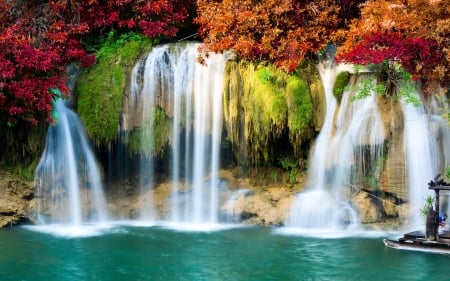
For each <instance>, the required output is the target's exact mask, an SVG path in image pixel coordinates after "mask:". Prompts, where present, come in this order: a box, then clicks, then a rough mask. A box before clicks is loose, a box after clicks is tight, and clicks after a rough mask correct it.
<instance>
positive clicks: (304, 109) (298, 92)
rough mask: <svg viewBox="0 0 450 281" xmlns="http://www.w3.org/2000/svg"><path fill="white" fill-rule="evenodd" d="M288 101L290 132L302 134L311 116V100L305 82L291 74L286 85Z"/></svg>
mask: <svg viewBox="0 0 450 281" xmlns="http://www.w3.org/2000/svg"><path fill="white" fill-rule="evenodd" d="M286 97H287V103H288V110H289V112H288V127H289V132H290V133H291V134H302V133H303V131H304V130H305V129H306V128H307V127H308V126H309V122H310V120H311V116H312V102H311V96H310V95H309V92H308V88H307V87H306V85H305V83H304V82H303V81H302V80H301V79H300V78H299V77H296V76H291V77H290V78H289V80H288V84H287V87H286Z"/></svg>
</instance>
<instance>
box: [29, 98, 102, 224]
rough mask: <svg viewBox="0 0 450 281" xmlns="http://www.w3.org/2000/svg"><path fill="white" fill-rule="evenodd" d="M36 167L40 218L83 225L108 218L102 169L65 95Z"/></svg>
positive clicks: (57, 103) (38, 214)
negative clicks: (57, 117)
mask: <svg viewBox="0 0 450 281" xmlns="http://www.w3.org/2000/svg"><path fill="white" fill-rule="evenodd" d="M55 110H56V111H57V112H58V115H59V119H58V120H57V124H55V125H54V126H51V127H50V128H49V130H48V133H47V140H46V145H45V150H44V152H43V155H42V157H41V160H40V162H39V165H38V167H37V168H36V186H37V195H36V197H37V198H38V200H37V216H38V218H37V220H38V221H39V222H40V223H61V224H66V225H71V226H81V225H82V224H83V223H86V222H101V221H106V220H107V219H108V216H107V211H106V201H105V197H104V194H103V186H102V183H101V177H100V171H99V169H98V166H97V162H96V160H95V157H94V155H93V152H92V150H91V148H90V144H89V141H88V138H87V136H86V134H85V131H84V128H83V125H82V124H81V122H80V120H79V118H78V116H77V115H76V114H75V113H74V112H73V111H72V110H71V109H70V108H69V107H68V106H67V105H66V102H65V101H64V100H62V99H60V100H58V101H57V102H56V108H55Z"/></svg>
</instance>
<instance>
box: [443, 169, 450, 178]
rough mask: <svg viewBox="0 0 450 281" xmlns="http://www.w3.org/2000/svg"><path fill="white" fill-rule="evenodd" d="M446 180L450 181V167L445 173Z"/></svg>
mask: <svg viewBox="0 0 450 281" xmlns="http://www.w3.org/2000/svg"><path fill="white" fill-rule="evenodd" d="M444 178H445V179H446V180H450V166H447V167H446V168H445V171H444Z"/></svg>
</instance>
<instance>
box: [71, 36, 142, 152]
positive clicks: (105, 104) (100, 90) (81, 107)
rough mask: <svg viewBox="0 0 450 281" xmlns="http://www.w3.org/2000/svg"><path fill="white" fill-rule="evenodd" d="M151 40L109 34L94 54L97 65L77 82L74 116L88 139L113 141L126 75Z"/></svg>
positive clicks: (85, 72) (97, 141) (104, 141)
mask: <svg viewBox="0 0 450 281" xmlns="http://www.w3.org/2000/svg"><path fill="white" fill-rule="evenodd" d="M150 48H151V40H150V39H148V38H146V37H143V36H140V35H138V34H135V33H128V34H123V35H119V36H116V35H115V34H114V33H113V32H110V33H109V36H108V38H107V40H106V41H105V44H104V45H103V46H102V48H100V50H99V51H98V62H97V64H95V65H94V66H93V67H92V68H90V69H88V70H86V71H84V72H83V73H82V75H81V76H80V77H79V78H78V80H77V86H76V92H77V95H78V113H79V115H80V117H81V120H82V121H83V123H84V125H85V127H86V130H87V133H88V135H89V137H90V138H91V139H92V140H93V141H94V142H95V143H97V144H99V143H109V142H111V141H113V140H114V139H115V138H116V134H117V124H119V117H120V112H121V107H122V98H123V93H124V89H125V85H126V78H127V77H126V73H127V72H128V70H129V69H130V68H131V67H132V66H133V65H134V63H135V62H136V60H137V59H138V58H139V56H140V55H141V54H142V53H143V52H145V51H148V50H149V49H150Z"/></svg>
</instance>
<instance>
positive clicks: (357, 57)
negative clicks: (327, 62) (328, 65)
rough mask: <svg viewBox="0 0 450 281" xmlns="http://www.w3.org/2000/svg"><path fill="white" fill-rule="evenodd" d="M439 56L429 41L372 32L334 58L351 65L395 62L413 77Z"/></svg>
mask: <svg viewBox="0 0 450 281" xmlns="http://www.w3.org/2000/svg"><path fill="white" fill-rule="evenodd" d="M442 57H443V56H442V53H441V52H440V51H439V49H438V48H437V43H436V42H433V41H432V40H429V39H425V38H421V37H413V38H408V37H405V36H404V35H402V34H400V33H392V32H391V33H374V34H371V35H367V36H365V37H363V38H362V40H360V41H359V43H358V44H356V45H355V46H354V47H353V48H352V49H351V50H350V51H349V52H346V53H342V54H340V55H338V56H337V57H336V61H338V62H348V63H354V64H361V65H367V64H380V63H382V62H383V61H384V60H395V61H397V62H399V63H400V64H401V65H402V66H403V68H405V69H406V70H407V71H408V72H409V73H411V74H412V75H414V76H416V77H420V76H421V75H422V74H423V67H426V66H432V65H435V64H437V63H439V62H440V61H441V59H442Z"/></svg>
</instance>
